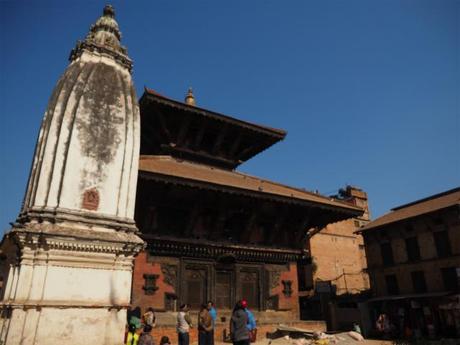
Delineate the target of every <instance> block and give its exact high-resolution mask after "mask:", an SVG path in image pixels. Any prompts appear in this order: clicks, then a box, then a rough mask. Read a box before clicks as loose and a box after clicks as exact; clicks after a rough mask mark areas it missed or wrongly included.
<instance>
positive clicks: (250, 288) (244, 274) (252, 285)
mask: <svg viewBox="0 0 460 345" xmlns="http://www.w3.org/2000/svg"><path fill="white" fill-rule="evenodd" d="M240 291H241V292H240V295H241V298H242V299H245V300H246V301H247V302H248V307H249V309H255V310H257V309H259V307H260V305H259V295H260V294H259V273H258V272H256V271H241V272H240Z"/></svg>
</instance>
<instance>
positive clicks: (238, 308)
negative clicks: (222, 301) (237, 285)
mask: <svg viewBox="0 0 460 345" xmlns="http://www.w3.org/2000/svg"><path fill="white" fill-rule="evenodd" d="M247 324H248V315H247V314H246V312H245V311H244V308H243V304H242V303H241V301H238V302H237V303H236V305H235V308H233V313H232V317H231V319H230V338H231V339H232V342H233V345H249V342H250V334H249V330H248V327H247Z"/></svg>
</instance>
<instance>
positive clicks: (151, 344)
mask: <svg viewBox="0 0 460 345" xmlns="http://www.w3.org/2000/svg"><path fill="white" fill-rule="evenodd" d="M136 309H138V308H136ZM130 314H131V315H128V331H127V332H126V335H125V344H126V345H155V341H154V339H153V336H152V330H153V327H155V321H156V317H155V311H154V310H153V308H148V309H147V311H146V312H145V313H144V314H143V315H142V317H139V316H140V309H138V310H137V311H134V312H132V313H130ZM160 345H171V343H170V341H169V338H168V337H162V338H161V341H160Z"/></svg>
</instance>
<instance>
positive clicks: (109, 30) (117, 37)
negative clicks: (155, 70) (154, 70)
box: [69, 5, 132, 71]
mask: <svg viewBox="0 0 460 345" xmlns="http://www.w3.org/2000/svg"><path fill="white" fill-rule="evenodd" d="M120 41H121V31H120V29H119V27H118V23H117V21H116V20H115V9H114V8H113V6H112V5H105V6H104V9H103V11H102V16H101V17H99V18H98V19H97V20H96V22H95V23H94V24H92V25H91V26H90V28H89V32H88V34H87V35H86V38H85V40H84V41H78V42H77V45H76V46H75V48H74V49H73V50H72V52H71V53H70V57H69V60H70V61H74V60H75V59H77V58H78V57H80V56H81V54H82V52H83V51H84V50H86V51H90V52H94V51H95V52H98V53H100V54H103V55H109V56H111V57H112V58H114V59H115V60H116V61H118V62H120V63H121V64H122V65H123V66H125V67H126V68H128V69H129V70H130V71H131V69H132V61H131V59H130V58H129V57H128V50H127V49H126V47H124V46H122V45H121V43H120Z"/></svg>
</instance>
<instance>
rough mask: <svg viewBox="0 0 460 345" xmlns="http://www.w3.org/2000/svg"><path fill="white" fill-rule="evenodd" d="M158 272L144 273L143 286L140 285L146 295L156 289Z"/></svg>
mask: <svg viewBox="0 0 460 345" xmlns="http://www.w3.org/2000/svg"><path fill="white" fill-rule="evenodd" d="M158 277H159V275H158V274H144V286H143V287H142V288H143V289H144V291H145V294H146V295H153V294H154V293H155V291H157V290H158V286H157V279H158Z"/></svg>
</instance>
